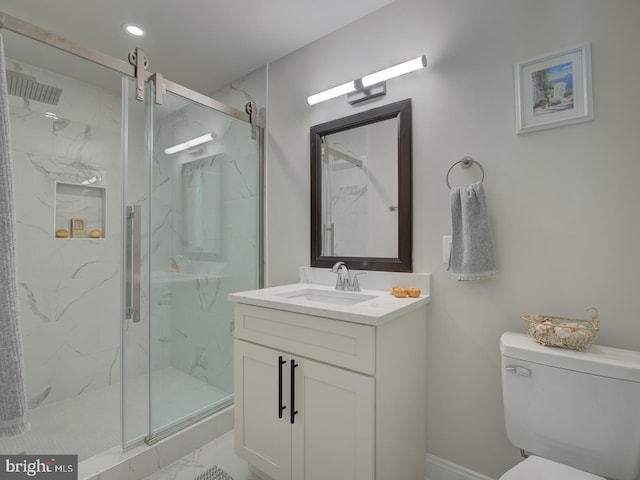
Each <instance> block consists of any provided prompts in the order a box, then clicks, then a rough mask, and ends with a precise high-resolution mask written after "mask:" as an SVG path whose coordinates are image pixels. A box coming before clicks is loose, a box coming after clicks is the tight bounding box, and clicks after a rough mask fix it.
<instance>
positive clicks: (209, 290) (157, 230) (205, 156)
mask: <svg viewBox="0 0 640 480" xmlns="http://www.w3.org/2000/svg"><path fill="white" fill-rule="evenodd" d="M207 131H213V132H215V134H216V139H215V141H213V142H210V143H208V144H205V145H202V146H201V147H200V148H199V149H198V150H197V151H196V152H191V153H189V152H181V153H178V154H175V155H165V154H164V153H163V148H164V147H166V146H168V145H174V144H176V143H179V142H182V141H184V140H185V139H188V138H193V137H196V136H199V135H202V134H203V133H205V132H207ZM249 134H250V128H249V127H248V126H247V125H245V124H243V123H240V122H238V121H235V120H232V119H230V118H229V117H226V116H225V115H222V114H214V113H212V111H211V110H205V109H202V108H201V107H193V106H189V107H186V108H184V109H182V110H180V111H177V112H175V113H173V114H172V115H170V116H169V117H167V118H165V119H163V121H162V122H160V125H159V126H158V127H157V129H156V132H155V135H156V141H157V143H156V145H158V148H156V149H155V151H156V154H155V157H154V178H153V184H154V192H153V201H154V218H153V219H152V231H153V235H154V236H159V237H162V238H171V242H165V244H163V245H161V244H159V243H157V242H152V248H154V249H155V251H154V252H153V253H152V255H153V254H155V255H154V256H153V257H152V258H153V259H152V267H151V269H152V271H156V272H161V271H163V270H164V271H166V270H171V269H173V268H174V267H175V263H176V259H178V261H177V263H178V264H179V267H180V270H181V272H183V273H190V274H191V275H192V279H191V280H190V281H185V282H181V283H174V284H173V287H172V288H171V289H168V288H167V287H166V286H163V285H162V284H160V285H159V286H158V287H157V288H156V289H155V290H154V292H153V294H152V305H153V306H152V309H153V311H154V314H156V317H157V319H158V320H159V321H157V323H156V324H155V325H156V330H157V332H154V329H153V326H152V331H151V341H152V344H151V345H152V347H151V348H152V362H154V368H159V367H161V366H165V365H171V366H172V367H174V368H178V369H180V370H182V371H184V372H185V373H188V374H190V375H192V376H194V377H196V378H199V379H201V380H203V381H205V382H207V383H209V384H211V385H214V386H215V387H217V388H220V389H222V390H224V391H227V392H231V391H232V389H233V375H232V374H233V368H232V360H233V342H232V335H231V323H232V320H233V307H232V305H231V304H230V303H229V302H228V301H227V299H226V296H227V293H230V292H233V291H238V290H243V289H244V290H247V289H251V288H256V286H257V283H256V282H257V266H258V262H257V252H258V242H257V240H256V239H257V229H258V217H257V215H258V209H257V208H258V207H257V205H258V204H257V200H258V164H257V162H258V160H257V158H258V157H257V154H256V152H257V150H256V143H255V142H252V141H250V139H249ZM190 162H193V164H192V165H194V167H190V168H189V171H190V173H191V174H193V172H194V169H203V170H205V169H206V170H207V172H208V173H210V174H212V175H216V176H218V177H219V180H218V181H217V182H215V184H214V185H218V186H219V188H220V192H219V195H214V197H215V199H218V202H219V204H218V205H216V204H215V201H210V202H207V201H206V202H205V204H204V205H201V206H202V209H201V211H200V214H202V215H204V216H205V218H209V220H205V219H196V221H201V222H215V223H216V225H213V226H212V225H209V226H208V227H207V228H208V230H210V231H217V232H219V233H218V235H215V236H214V238H213V239H209V242H210V244H209V245H207V249H208V250H209V252H208V253H207V254H206V255H199V254H198V253H197V252H193V251H189V249H188V248H187V247H188V245H189V241H190V239H189V238H188V235H189V232H188V231H187V230H188V229H186V228H185V222H184V219H185V218H186V217H188V216H190V215H194V212H192V211H190V209H192V208H194V205H193V204H191V205H189V204H188V203H189V202H188V201H185V200H184V199H185V192H184V191H183V181H182V179H181V176H182V172H183V165H184V164H186V163H190ZM196 165H197V166H196ZM202 173H203V175H204V173H205V172H202ZM184 188H185V189H186V188H187V186H186V185H185V186H184ZM205 200H206V197H205ZM172 259H173V260H174V266H172ZM154 345H155V351H156V352H157V353H156V354H153V349H154Z"/></svg>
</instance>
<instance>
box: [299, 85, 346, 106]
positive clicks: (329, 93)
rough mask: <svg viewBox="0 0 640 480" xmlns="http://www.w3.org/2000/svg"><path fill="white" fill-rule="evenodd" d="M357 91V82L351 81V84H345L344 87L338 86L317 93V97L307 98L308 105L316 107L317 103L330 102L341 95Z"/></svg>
mask: <svg viewBox="0 0 640 480" xmlns="http://www.w3.org/2000/svg"><path fill="white" fill-rule="evenodd" d="M355 91H356V81H355V80H351V81H350V82H347V83H343V84H342V85H338V86H337V87H333V88H330V89H329V90H324V91H322V92H320V93H316V94H315V95H311V96H310V97H307V103H308V104H309V105H315V104H316V103H320V102H324V101H325V100H330V99H332V98H335V97H339V96H340V95H344V94H345V93H350V92H355Z"/></svg>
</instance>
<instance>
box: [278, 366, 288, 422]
mask: <svg viewBox="0 0 640 480" xmlns="http://www.w3.org/2000/svg"><path fill="white" fill-rule="evenodd" d="M285 363H287V361H286V360H285V359H284V358H282V355H280V356H279V357H278V418H282V411H283V410H284V409H285V408H287V407H285V406H284V405H283V404H282V365H284V364H285Z"/></svg>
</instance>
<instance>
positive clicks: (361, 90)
mask: <svg viewBox="0 0 640 480" xmlns="http://www.w3.org/2000/svg"><path fill="white" fill-rule="evenodd" d="M426 66H427V57H426V56H424V55H421V56H419V57H416V58H414V59H412V60H408V61H406V62H402V63H399V64H398V65H394V66H393V67H389V68H385V69H384V70H380V71H378V72H375V73H372V74H370V75H365V76H364V77H362V78H359V79H356V80H352V81H350V82H347V83H344V84H342V85H339V86H337V87H333V88H330V89H328V90H324V91H322V92H320V93H316V94H315V95H311V96H309V97H307V103H308V104H309V105H315V104H316V103H320V102H324V101H325V100H330V99H332V98H336V97H339V96H341V95H344V94H347V95H348V98H349V103H350V104H354V103H358V102H362V101H364V100H368V99H370V98H374V97H378V96H381V95H385V94H386V93H387V89H386V85H385V84H384V82H385V81H386V80H389V79H391V78H394V77H399V76H400V75H404V74H405V73H410V72H414V71H416V70H419V69H421V68H424V67H426Z"/></svg>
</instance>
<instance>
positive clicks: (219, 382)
mask: <svg viewBox="0 0 640 480" xmlns="http://www.w3.org/2000/svg"><path fill="white" fill-rule="evenodd" d="M1 15H3V14H2V13H1V12H0V16H1ZM7 20H9V21H7ZM12 20H13V19H12V17H9V16H6V17H5V28H8V29H9V30H12V31H13V32H17V33H19V34H21V35H25V33H24V32H22V31H20V30H21V29H22V28H23V27H24V24H23V23H17V25H18V26H19V27H20V28H17V27H15V28H11V27H12V25H14V24H13V23H12V22H11V21H12ZM2 32H3V36H4V37H5V40H7V38H8V37H9V36H10V35H15V34H13V33H7V31H6V30H2ZM26 36H31V37H32V38H35V37H34V36H33V35H30V34H27V35H26ZM21 41H22V40H21ZM30 41H31V40H30ZM41 41H42V40H41ZM5 43H7V44H8V46H7V49H6V51H5V55H6V56H7V68H8V70H10V72H9V73H8V77H9V76H10V77H11V78H12V79H13V80H15V81H18V82H20V81H22V82H25V85H26V84H27V83H29V82H30V83H31V84H41V85H44V86H46V87H49V88H50V89H51V91H52V92H58V93H57V99H56V98H54V97H55V95H54V96H51V97H47V98H45V97H44V96H39V97H37V98H36V97H34V96H33V95H32V94H30V93H28V92H27V91H26V90H24V89H23V90H20V88H19V86H14V87H10V93H11V94H12V95H11V96H10V124H11V125H10V126H11V147H12V157H13V163H14V176H15V178H14V185H15V188H14V190H15V197H16V198H15V203H16V218H17V231H16V234H17V257H18V258H17V267H18V282H19V302H20V316H21V323H22V330H23V344H24V364H25V377H26V387H27V396H28V402H29V414H28V418H29V421H30V422H31V424H32V428H31V431H30V432H28V433H26V434H24V435H21V436H16V437H7V438H0V453H23V452H26V453H34V454H45V453H46V454H65V453H68V454H78V455H79V458H80V460H81V461H82V460H85V459H87V458H90V457H93V456H95V455H98V454H100V453H101V452H104V451H106V450H109V449H112V450H113V449H114V448H115V449H116V450H121V449H123V448H124V449H127V448H128V447H132V446H135V445H139V444H142V443H143V442H146V443H148V444H153V443H155V442H156V441H157V440H158V439H160V438H162V437H164V436H167V435H169V434H171V433H174V432H176V431H179V430H180V429H182V428H183V427H184V426H185V425H189V424H191V423H194V422H196V421H198V420H199V419H201V418H203V417H205V416H208V415H210V414H212V413H215V412H217V411H220V410H221V409H223V408H225V407H227V406H229V405H231V404H232V403H233V394H232V392H233V377H232V373H233V365H232V358H233V355H232V336H233V310H232V305H231V304H230V303H229V302H228V301H227V299H226V296H227V293H229V292H233V291H239V290H248V289H253V288H257V287H258V286H260V285H261V276H262V274H261V269H260V265H261V233H260V232H261V206H260V203H261V169H262V167H261V165H262V162H261V154H262V148H261V142H262V132H261V128H260V127H258V126H257V125H256V122H255V117H254V118H251V117H250V116H249V115H248V114H245V112H241V111H239V110H236V109H233V108H231V107H228V106H226V105H222V104H220V103H218V102H216V101H214V100H211V99H208V98H207V97H204V96H202V95H200V94H197V93H195V92H191V91H189V90H187V89H186V88H184V87H180V86H179V85H176V84H173V83H172V82H169V81H167V80H164V79H162V77H161V76H160V75H157V74H156V76H155V77H154V80H153V81H145V82H141V81H140V77H138V78H135V77H132V76H130V75H119V74H115V73H113V72H110V71H109V72H108V75H112V76H113V78H114V79H116V77H119V76H121V77H122V80H121V81H118V83H119V84H120V85H119V87H120V88H118V89H117V90H114V89H110V88H108V87H106V88H105V87H104V86H103V85H96V84H93V83H91V82H90V81H87V80H86V79H87V78H90V76H83V78H82V79H80V78H74V76H73V75H69V74H68V72H66V71H65V72H64V74H63V73H60V72H59V71H54V70H52V69H47V68H42V67H41V66H39V65H38V66H34V65H32V64H31V63H30V59H29V58H24V57H23V58H20V55H21V53H20V52H22V51H23V50H20V49H17V48H16V49H14V50H13V51H12V49H11V44H12V42H11V41H6V42H5ZM16 44H17V43H16ZM57 47H58V48H61V47H60V46H59V45H58V46H57ZM41 48H45V49H50V50H52V49H51V47H50V46H44V45H42V46H41ZM73 53H75V52H73ZM13 55H15V57H14V56H13ZM60 55H63V54H60ZM64 55H67V54H66V53H65V54H64ZM37 57H38V56H37V55H34V58H37ZM33 63H37V62H35V61H34V62H33ZM94 68H95V69H101V70H103V72H101V73H100V75H107V74H106V73H104V72H107V70H106V69H105V68H104V67H103V66H99V67H94ZM109 68H111V66H109ZM147 76H148V75H147ZM112 83H113V82H112ZM141 87H142V89H141ZM156 87H159V88H156ZM141 90H142V93H143V96H144V98H143V99H142V100H140V99H139V96H140V93H141ZM156 95H157V96H156ZM253 111H255V106H253ZM203 137H204V138H205V139H206V141H204V142H203V143H200V144H198V145H194V143H197V142H194V141H193V140H194V139H200V141H202V140H203ZM171 147H174V148H171ZM0 388H1V386H0Z"/></svg>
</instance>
